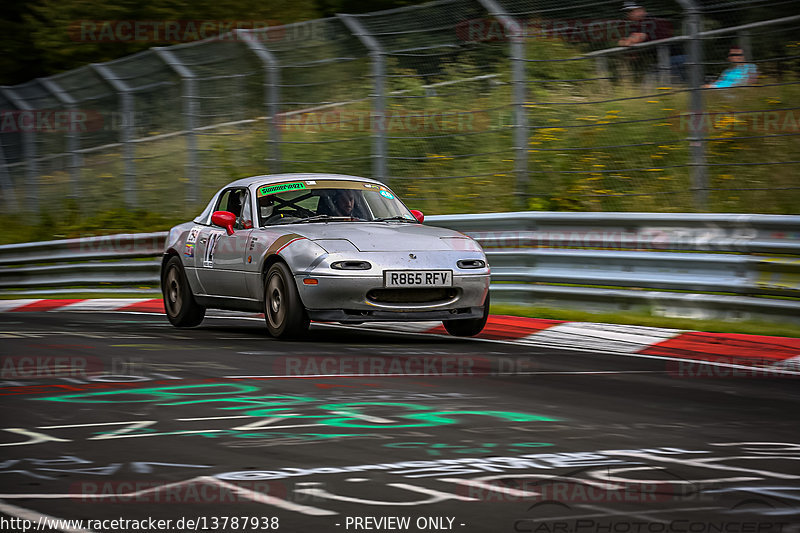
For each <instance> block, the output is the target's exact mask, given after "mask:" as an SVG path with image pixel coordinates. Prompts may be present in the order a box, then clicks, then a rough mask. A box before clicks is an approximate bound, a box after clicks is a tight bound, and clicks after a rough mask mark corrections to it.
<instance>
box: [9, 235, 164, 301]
mask: <svg viewBox="0 0 800 533" xmlns="http://www.w3.org/2000/svg"><path fill="white" fill-rule="evenodd" d="M166 238H167V232H166V231H162V232H157V233H135V234H121V235H106V236H102V237H86V238H80V239H65V240H59V241H44V242H28V243H22V244H8V245H4V246H0V289H4V290H6V292H7V293H8V292H14V293H16V292H19V293H21V294H31V293H34V292H50V293H58V292H67V291H69V292H109V291H110V290H115V289H120V288H123V289H125V290H126V292H131V291H136V292H139V291H144V292H148V291H149V292H152V291H155V290H158V284H159V282H160V280H159V267H160V264H161V262H160V259H159V257H160V256H161V254H162V253H163V252H164V241H165V240H166ZM142 286H144V287H150V288H149V289H148V288H144V289H142V288H140V287H142ZM20 289H23V290H24V291H21V290H20Z"/></svg>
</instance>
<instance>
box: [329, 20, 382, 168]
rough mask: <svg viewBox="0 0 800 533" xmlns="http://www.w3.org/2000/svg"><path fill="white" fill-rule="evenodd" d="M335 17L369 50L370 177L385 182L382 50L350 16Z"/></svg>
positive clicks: (359, 23)
mask: <svg viewBox="0 0 800 533" xmlns="http://www.w3.org/2000/svg"><path fill="white" fill-rule="evenodd" d="M336 16H337V17H338V18H339V20H341V21H342V22H343V23H344V25H345V26H347V29H349V30H350V33H352V34H353V35H355V36H356V37H357V38H358V40H359V41H361V43H362V44H363V45H364V46H365V47H366V48H367V49H368V50H369V55H370V58H371V59H372V77H373V80H372V81H373V94H372V117H370V118H371V120H370V126H371V127H372V130H373V134H372V150H373V153H372V174H373V175H372V177H373V178H375V179H376V180H378V181H383V182H385V181H386V179H387V172H386V153H387V147H386V102H385V88H384V83H383V82H384V78H385V77H386V59H385V57H384V53H383V48H382V47H381V45H380V43H378V41H377V39H375V38H374V37H373V36H371V35H369V33H367V30H366V28H364V26H363V25H362V24H361V22H359V21H358V19H356V18H355V17H354V16H352V15H345V14H341V13H337V14H336Z"/></svg>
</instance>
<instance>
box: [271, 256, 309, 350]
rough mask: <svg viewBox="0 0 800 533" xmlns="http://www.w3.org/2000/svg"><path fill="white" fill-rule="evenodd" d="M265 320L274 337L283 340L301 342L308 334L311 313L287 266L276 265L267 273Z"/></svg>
mask: <svg viewBox="0 0 800 533" xmlns="http://www.w3.org/2000/svg"><path fill="white" fill-rule="evenodd" d="M264 318H265V319H266V321H267V329H268V330H269V333H270V335H272V336H273V337H276V338H279V339H291V338H297V337H299V336H301V335H302V334H303V333H305V332H306V331H307V330H308V322H309V320H308V313H306V310H305V308H304V307H303V303H302V302H301V301H300V294H299V293H298V292H297V285H295V283H294V279H293V278H292V274H291V272H289V268H288V267H287V266H286V265H285V264H283V263H275V264H274V265H272V266H271V267H270V269H269V271H268V272H267V279H266V281H265V283H264Z"/></svg>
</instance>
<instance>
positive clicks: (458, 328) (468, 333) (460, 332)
mask: <svg viewBox="0 0 800 533" xmlns="http://www.w3.org/2000/svg"><path fill="white" fill-rule="evenodd" d="M488 318H489V293H488V292H487V293H486V300H485V301H484V302H483V316H482V317H481V318H467V319H465V320H443V321H442V324H443V325H444V329H446V330H447V333H449V334H450V335H453V336H454V337H472V336H474V335H477V334H478V333H480V332H481V331H483V327H484V326H485V325H486V320H487V319H488Z"/></svg>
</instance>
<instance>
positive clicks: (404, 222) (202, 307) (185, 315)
mask: <svg viewBox="0 0 800 533" xmlns="http://www.w3.org/2000/svg"><path fill="white" fill-rule="evenodd" d="M422 220H423V215H422V213H420V212H419V211H409V209H408V208H407V207H406V206H405V205H404V204H403V203H402V202H401V201H400V200H399V199H398V198H397V196H396V195H395V194H394V193H393V192H392V191H391V190H390V189H389V188H388V187H386V186H385V185H384V184H382V183H381V182H379V181H374V180H371V179H366V178H359V177H354V176H344V175H337V174H277V175H270V176H255V177H252V178H245V179H241V180H238V181H234V182H233V183H230V184H228V185H227V186H225V187H223V188H222V189H221V190H220V191H219V192H218V193H217V194H216V195H215V196H214V198H213V199H212V200H211V202H209V204H208V207H206V209H205V210H204V211H203V212H202V214H200V216H198V217H197V218H195V219H194V221H192V222H186V223H184V224H180V225H178V226H175V227H174V228H172V229H171V230H170V232H169V237H168V238H167V243H166V249H165V252H164V258H163V261H162V266H161V289H162V292H163V294H164V307H165V308H166V312H167V317H168V318H169V321H170V322H171V323H172V324H173V325H175V326H177V327H190V326H196V325H198V324H199V323H200V322H201V321H202V320H203V317H204V315H205V311H206V309H207V308H215V309H230V310H237V311H257V312H263V313H264V314H265V318H266V322H267V328H268V329H269V332H270V334H271V335H273V336H274V337H279V338H286V337H289V338H292V337H294V338H296V337H298V336H300V335H302V334H303V332H304V331H306V330H307V328H308V323H309V320H316V321H323V322H341V323H348V324H360V323H363V322H369V321H420V320H441V321H442V322H443V323H444V327H445V328H446V329H447V331H448V332H449V333H450V334H452V335H459V336H469V335H476V334H477V333H479V332H480V331H481V330H482V329H483V327H484V325H485V324H486V318H487V316H488V314H489V265H488V264H487V262H486V256H485V255H484V253H483V250H481V247H480V246H479V245H478V243H476V242H475V241H474V240H472V239H471V238H469V237H467V236H465V235H463V234H461V233H458V232H455V231H451V230H448V229H443V228H436V227H431V226H425V225H423V224H422Z"/></svg>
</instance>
